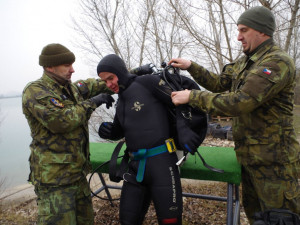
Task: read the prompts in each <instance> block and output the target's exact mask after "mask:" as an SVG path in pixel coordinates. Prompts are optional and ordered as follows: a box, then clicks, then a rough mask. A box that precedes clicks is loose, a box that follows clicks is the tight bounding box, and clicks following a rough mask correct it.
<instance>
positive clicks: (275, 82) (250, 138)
mask: <svg viewBox="0 0 300 225" xmlns="http://www.w3.org/2000/svg"><path fill="white" fill-rule="evenodd" d="M237 25H238V31H239V34H238V40H239V41H241V42H242V46H243V50H244V53H245V56H243V57H242V58H240V59H239V60H237V61H236V62H234V63H231V64H228V65H226V66H225V67H224V68H223V71H222V73H221V74H220V75H219V76H218V75H216V74H215V73H212V72H210V71H208V70H206V69H205V68H203V67H202V66H200V65H197V64H196V63H195V62H192V61H190V60H185V59H181V58H179V59H172V60H171V61H170V62H169V64H172V65H173V66H174V67H179V68H181V69H187V70H188V72H189V73H190V74H191V75H192V76H193V78H195V80H196V81H197V82H198V83H199V84H200V85H201V86H203V87H205V88H206V89H207V90H209V91H212V92H213V93H211V92H207V91H199V90H191V91H189V90H185V91H180V92H173V93H172V100H173V103H174V104H175V105H179V104H185V103H188V104H189V105H191V106H193V107H198V108H200V109H201V110H203V111H205V112H207V113H209V114H210V115H223V116H231V117H233V124H232V125H233V139H234V142H235V150H236V155H237V159H238V161H239V162H240V163H241V165H242V184H243V205H244V208H245V211H246V214H247V217H248V219H249V221H250V223H251V224H252V223H253V221H254V219H253V215H254V213H255V212H259V211H266V210H268V209H274V208H277V209H283V208H286V209H289V210H290V211H292V212H294V213H297V214H300V187H299V183H298V178H299V177H300V174H299V159H300V151H299V149H300V148H299V143H298V142H297V140H296V135H295V132H294V128H293V102H294V100H293V99H294V87H295V65H294V62H293V61H292V59H291V58H290V57H289V56H288V55H287V53H285V52H284V51H282V50H281V49H280V48H279V47H278V46H276V45H275V43H274V41H273V38H272V36H273V32H274V30H275V19H274V16H273V14H272V12H271V11H270V10H268V9H267V8H265V7H254V8H251V9H249V10H247V11H245V12H244V13H243V14H242V15H241V16H240V18H239V20H238V22H237ZM226 91H229V92H226Z"/></svg>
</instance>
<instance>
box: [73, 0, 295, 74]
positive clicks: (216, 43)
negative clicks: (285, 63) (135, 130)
mask: <svg viewBox="0 0 300 225" xmlns="http://www.w3.org/2000/svg"><path fill="white" fill-rule="evenodd" d="M299 1H300V0H243V1H240V0H203V1H199V0H168V1H165V0H131V1H125V0H81V3H80V9H81V11H82V16H81V17H77V18H74V19H73V22H74V29H75V30H76V31H77V32H78V33H79V34H80V36H81V39H79V40H76V43H75V44H76V45H77V46H79V47H80V48H81V49H82V50H83V51H84V52H85V53H86V54H85V55H86V56H87V57H89V58H88V60H89V61H90V62H91V64H92V65H95V64H96V63H97V62H98V61H99V60H100V59H101V58H102V57H103V56H104V55H106V54H109V53H115V54H117V55H119V56H120V57H121V58H122V59H123V60H124V61H125V63H126V64H127V67H128V68H132V67H136V66H140V65H142V64H146V63H150V62H152V63H154V64H156V65H159V64H160V63H161V62H162V61H168V60H169V59H171V58H173V57H185V58H190V59H192V60H195V61H197V62H198V63H200V64H201V65H203V66H204V67H206V68H207V69H209V70H212V71H214V72H216V73H219V72H221V70H222V68H223V66H224V65H225V64H227V63H229V62H233V61H235V60H236V59H237V58H239V57H240V56H241V54H242V48H241V45H240V43H239V42H238V41H237V28H236V22H237V19H238V17H239V16H240V14H241V13H242V12H243V11H245V10H246V9H248V8H250V7H253V6H259V5H263V6H265V7H267V8H269V9H270V10H272V12H273V13H274V15H275V18H276V24H277V28H276V31H275V34H274V40H275V41H276V42H277V43H278V44H279V46H281V47H282V48H283V49H285V50H286V51H287V52H288V53H289V54H290V55H291V56H292V57H293V59H294V61H295V63H296V65H297V68H300V65H299V64H300V63H299V56H300V55H299V50H298V49H299V44H300V43H299V38H298V37H299V35H300V33H299V22H300V20H299V19H300V17H299Z"/></svg>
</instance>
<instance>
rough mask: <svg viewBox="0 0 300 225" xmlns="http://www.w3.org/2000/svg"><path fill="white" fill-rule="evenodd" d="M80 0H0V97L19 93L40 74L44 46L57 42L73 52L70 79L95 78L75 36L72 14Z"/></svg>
mask: <svg viewBox="0 0 300 225" xmlns="http://www.w3.org/2000/svg"><path fill="white" fill-rule="evenodd" d="M78 6H79V0H0V29H1V34H0V79H1V82H0V96H1V95H10V94H15V93H19V94H21V93H22V90H23V88H24V87H25V86H26V84H27V83H28V82H31V81H33V80H36V79H38V78H40V77H41V76H42V73H43V68H42V67H41V66H40V65H39V62H38V59H39V55H40V53H41V51H42V49H43V47H44V46H46V45H47V44H50V43H60V44H62V45H64V46H66V47H67V48H68V49H70V50H71V51H72V52H74V54H75V56H76V61H75V63H74V64H73V66H74V69H75V73H73V76H72V81H76V80H78V79H87V78H89V77H96V76H97V75H96V65H95V68H91V67H90V66H88V65H87V62H86V61H85V57H84V56H83V55H82V53H81V51H80V49H76V47H75V46H74V45H73V43H71V41H72V40H73V41H74V40H75V39H76V32H75V31H74V30H73V29H72V21H71V16H73V17H75V18H76V15H78V14H79V13H80V11H79V9H78Z"/></svg>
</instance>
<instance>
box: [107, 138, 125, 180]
mask: <svg viewBox="0 0 300 225" xmlns="http://www.w3.org/2000/svg"><path fill="white" fill-rule="evenodd" d="M124 143H125V141H120V142H119V143H118V144H117V146H116V147H115V150H114V152H113V154H112V156H111V159H110V162H109V168H108V169H109V170H108V171H109V179H110V180H111V181H113V182H117V183H118V182H120V181H121V180H122V179H123V174H124V173H125V172H126V170H127V167H128V161H129V154H128V151H127V149H126V150H125V152H124V156H123V158H122V161H121V164H120V167H119V169H118V168H117V166H118V164H117V160H118V155H119V153H120V151H121V149H122V146H123V144H124Z"/></svg>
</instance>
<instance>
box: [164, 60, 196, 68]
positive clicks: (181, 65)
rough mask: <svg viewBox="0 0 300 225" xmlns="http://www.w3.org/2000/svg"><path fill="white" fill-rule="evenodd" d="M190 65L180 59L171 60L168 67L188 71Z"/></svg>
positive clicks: (188, 62)
mask: <svg viewBox="0 0 300 225" xmlns="http://www.w3.org/2000/svg"><path fill="white" fill-rule="evenodd" d="M191 64H192V62H191V61H190V60H187V59H182V58H176V59H171V60H170V61H169V63H168V65H172V66H174V67H177V68H180V69H182V70H186V69H188V68H189V67H190V66H191Z"/></svg>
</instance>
